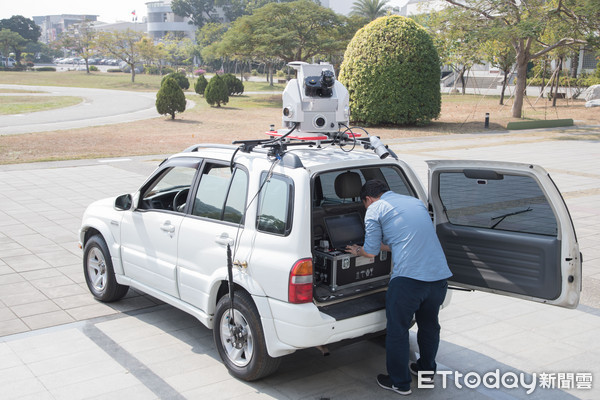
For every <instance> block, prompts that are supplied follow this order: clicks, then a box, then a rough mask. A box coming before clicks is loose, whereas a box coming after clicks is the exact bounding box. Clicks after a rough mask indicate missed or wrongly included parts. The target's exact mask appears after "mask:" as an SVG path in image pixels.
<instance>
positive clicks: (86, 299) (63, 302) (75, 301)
mask: <svg viewBox="0 0 600 400" xmlns="http://www.w3.org/2000/svg"><path fill="white" fill-rule="evenodd" d="M53 301H54V302H55V303H56V304H57V305H58V306H59V307H60V308H62V309H63V310H70V309H72V308H78V307H83V306H89V305H94V304H98V301H97V300H95V299H94V297H93V296H92V295H91V294H89V293H84V294H77V295H74V296H65V297H59V298H56V299H53Z"/></svg>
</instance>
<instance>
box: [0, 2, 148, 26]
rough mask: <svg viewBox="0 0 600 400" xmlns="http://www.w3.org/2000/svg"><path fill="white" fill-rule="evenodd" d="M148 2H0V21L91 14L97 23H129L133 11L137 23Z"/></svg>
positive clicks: (140, 19)
mask: <svg viewBox="0 0 600 400" xmlns="http://www.w3.org/2000/svg"><path fill="white" fill-rule="evenodd" d="M149 1H150V0H99V1H89V0H88V1H83V0H0V19H5V18H10V17H12V16H13V15H22V16H24V17H26V18H31V17H33V16H39V15H60V14H91V15H98V21H102V22H116V21H131V17H132V14H131V12H132V11H134V10H135V12H136V15H137V17H138V22H141V21H142V17H144V16H146V3H147V2H149Z"/></svg>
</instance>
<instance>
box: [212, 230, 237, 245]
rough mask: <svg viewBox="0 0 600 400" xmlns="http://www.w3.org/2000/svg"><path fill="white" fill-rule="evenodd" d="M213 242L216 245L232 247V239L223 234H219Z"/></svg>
mask: <svg viewBox="0 0 600 400" xmlns="http://www.w3.org/2000/svg"><path fill="white" fill-rule="evenodd" d="M215 242H217V243H218V244H222V245H225V246H227V245H230V246H233V239H232V238H230V237H229V235H228V234H227V233H225V232H223V233H221V234H220V235H217V236H216V237H215Z"/></svg>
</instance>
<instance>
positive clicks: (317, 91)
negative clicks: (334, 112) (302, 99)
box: [304, 69, 335, 97]
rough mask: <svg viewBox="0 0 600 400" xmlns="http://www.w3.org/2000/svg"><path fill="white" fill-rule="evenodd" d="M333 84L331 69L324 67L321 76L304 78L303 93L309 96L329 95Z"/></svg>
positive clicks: (331, 93)
mask: <svg viewBox="0 0 600 400" xmlns="http://www.w3.org/2000/svg"><path fill="white" fill-rule="evenodd" d="M334 84H335V74H334V73H333V71H331V70H328V69H324V70H323V71H321V76H309V77H307V78H305V79H304V94H306V95H307V96H309V97H331V96H333V90H332V87H333V85H334Z"/></svg>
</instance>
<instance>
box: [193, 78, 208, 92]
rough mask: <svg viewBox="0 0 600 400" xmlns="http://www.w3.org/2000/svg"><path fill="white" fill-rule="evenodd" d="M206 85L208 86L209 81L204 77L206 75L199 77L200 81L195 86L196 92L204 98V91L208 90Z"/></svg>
mask: <svg viewBox="0 0 600 400" xmlns="http://www.w3.org/2000/svg"><path fill="white" fill-rule="evenodd" d="M206 85H208V81H207V80H206V78H205V77H204V75H200V76H198V80H197V81H196V84H195V85H194V91H195V92H196V93H198V94H199V95H201V96H204V91H205V90H206Z"/></svg>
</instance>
